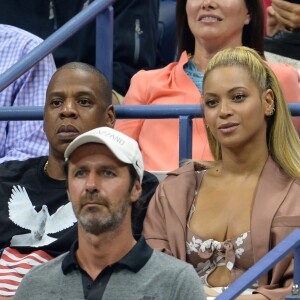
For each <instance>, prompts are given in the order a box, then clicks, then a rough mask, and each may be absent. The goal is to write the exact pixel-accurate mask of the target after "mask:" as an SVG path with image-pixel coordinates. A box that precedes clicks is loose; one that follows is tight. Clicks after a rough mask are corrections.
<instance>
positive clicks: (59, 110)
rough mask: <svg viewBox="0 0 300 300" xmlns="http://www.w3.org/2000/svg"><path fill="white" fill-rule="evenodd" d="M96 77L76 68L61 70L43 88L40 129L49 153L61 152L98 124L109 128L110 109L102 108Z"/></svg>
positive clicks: (111, 114) (103, 103)
mask: <svg viewBox="0 0 300 300" xmlns="http://www.w3.org/2000/svg"><path fill="white" fill-rule="evenodd" d="M106 106H107V105H106V102H105V101H104V99H103V96H102V93H101V86H100V83H99V79H98V77H97V76H96V75H95V74H93V73H91V72H87V71H84V70H80V69H62V70H60V71H58V72H57V73H56V74H55V75H54V77H53V78H52V80H51V82H50V85H49V87H48V90H47V95H46V103H45V110H44V130H45V132H46V135H47V138H48V140H49V144H50V153H51V152H57V153H59V154H63V153H64V151H65V149H66V148H67V146H68V145H69V143H70V142H71V141H73V139H75V137H77V136H78V135H79V134H81V133H84V132H86V131H88V130H91V129H94V128H96V127H100V126H109V127H112V126H113V124H114V112H113V108H112V107H109V108H107V107H106Z"/></svg>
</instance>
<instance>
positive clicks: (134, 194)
mask: <svg viewBox="0 0 300 300" xmlns="http://www.w3.org/2000/svg"><path fill="white" fill-rule="evenodd" d="M141 195H142V185H141V183H140V182H139V181H138V180H136V181H135V183H134V185H133V187H132V190H131V192H130V199H131V202H136V201H137V200H138V199H139V198H140V197H141Z"/></svg>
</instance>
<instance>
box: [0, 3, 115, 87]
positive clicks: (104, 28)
mask: <svg viewBox="0 0 300 300" xmlns="http://www.w3.org/2000/svg"><path fill="white" fill-rule="evenodd" d="M113 2H114V0H95V1H94V2H92V3H91V4H90V5H88V6H87V8H86V9H84V10H82V11H81V12H80V13H79V14H77V15H76V16H75V17H73V18H72V19H71V20H70V21H68V22H67V23H66V24H64V25H63V26H62V27H61V28H59V29H58V30H57V31H55V32H54V33H53V34H52V35H51V36H49V37H48V38H47V39H46V40H45V41H43V42H42V43H41V44H39V45H38V46H37V47H35V48H34V49H33V50H32V51H31V52H30V53H28V54H27V55H26V56H24V58H23V59H22V60H21V61H19V62H18V63H16V64H15V65H13V66H12V67H11V68H9V69H8V70H6V71H5V72H4V73H3V74H1V77H0V92H1V91H2V90H3V89H5V88H6V87H7V86H9V85H10V84H11V83H12V82H14V81H15V80H16V79H17V78H19V77H20V76H21V75H22V74H24V73H25V72H26V71H28V70H29V69H30V68H31V67H32V66H33V65H35V64H36V63H37V62H39V61H40V60H41V59H43V58H44V57H45V56H47V55H48V54H49V53H51V52H52V51H53V50H54V49H55V48H56V47H58V46H59V45H60V44H62V43H63V42H64V41H65V40H67V39H68V38H69V37H71V36H72V35H73V34H74V33H76V32H77V31H78V30H79V29H81V28H82V27H83V26H85V25H86V24H88V23H89V22H91V21H92V20H93V19H95V18H96V17H97V20H96V37H95V38H96V40H97V41H98V42H97V46H98V47H99V49H98V48H97V51H96V66H97V67H98V68H99V69H100V70H101V71H102V72H103V73H104V74H105V75H106V76H107V78H108V79H109V80H110V82H111V78H112V53H113V48H112V37H113V22H112V15H113V10H112V8H109V9H108V10H107V12H105V13H103V14H100V13H101V12H102V11H104V10H106V9H107V8H108V7H109V6H110V5H111V4H112V3H113ZM100 41H102V43H101V42H100Z"/></svg>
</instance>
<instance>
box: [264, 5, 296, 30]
mask: <svg viewBox="0 0 300 300" xmlns="http://www.w3.org/2000/svg"><path fill="white" fill-rule="evenodd" d="M272 8H273V10H274V17H275V18H276V20H277V22H278V23H280V24H281V25H282V26H283V27H285V28H286V29H287V30H289V31H293V30H296V29H299V28H300V4H296V3H290V2H288V1H285V0H272ZM268 16H269V12H268Z"/></svg>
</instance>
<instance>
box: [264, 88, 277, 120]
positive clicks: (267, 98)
mask: <svg viewBox="0 0 300 300" xmlns="http://www.w3.org/2000/svg"><path fill="white" fill-rule="evenodd" d="M263 103H264V106H265V116H267V117H269V116H272V115H273V114H274V112H275V101H274V92H273V91H272V90H271V89H267V90H266V91H265V92H264V93H263Z"/></svg>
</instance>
